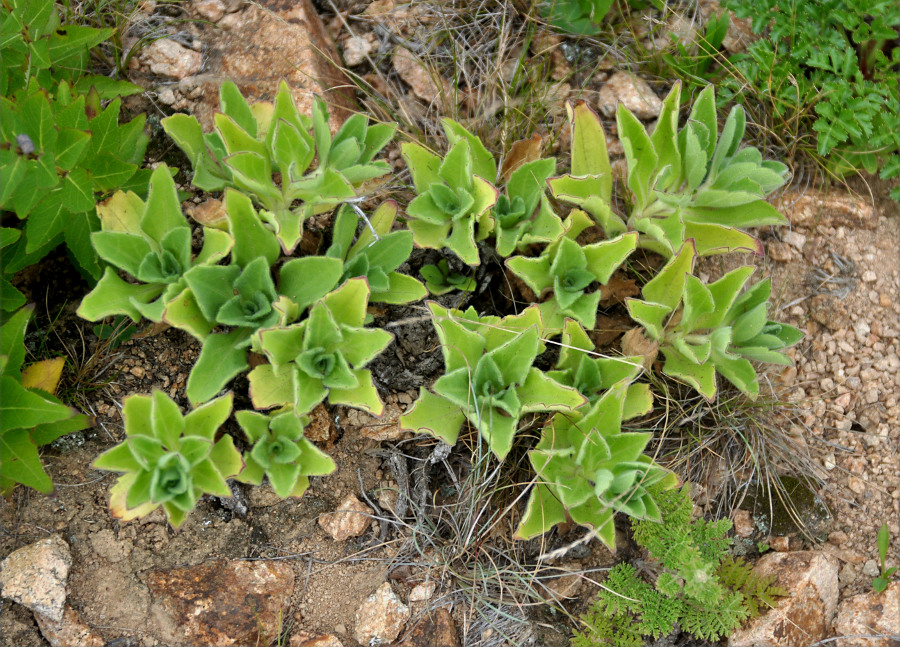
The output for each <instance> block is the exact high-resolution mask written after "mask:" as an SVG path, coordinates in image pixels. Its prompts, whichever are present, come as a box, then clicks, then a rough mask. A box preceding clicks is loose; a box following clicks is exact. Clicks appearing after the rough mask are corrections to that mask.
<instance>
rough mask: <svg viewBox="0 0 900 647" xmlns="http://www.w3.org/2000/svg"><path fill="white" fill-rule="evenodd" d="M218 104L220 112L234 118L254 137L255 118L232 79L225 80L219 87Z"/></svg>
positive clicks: (235, 121) (255, 134) (255, 133)
mask: <svg viewBox="0 0 900 647" xmlns="http://www.w3.org/2000/svg"><path fill="white" fill-rule="evenodd" d="M219 105H220V106H221V108H222V112H223V113H224V114H226V115H228V116H229V117H231V118H232V119H233V120H234V123H236V124H237V125H238V126H240V127H241V128H242V129H243V130H245V131H246V132H247V134H249V135H250V136H251V137H256V136H257V132H256V118H255V117H254V116H253V112H252V111H251V110H250V106H249V105H248V104H247V101H246V100H245V99H244V96H243V95H242V94H241V91H240V90H239V89H238V87H237V86H236V85H235V84H234V82H233V81H225V82H224V83H222V85H221V86H220V87H219Z"/></svg>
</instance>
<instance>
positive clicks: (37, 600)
mask: <svg viewBox="0 0 900 647" xmlns="http://www.w3.org/2000/svg"><path fill="white" fill-rule="evenodd" d="M71 566H72V556H71V555H70V554H69V545H68V544H67V543H66V542H64V541H63V540H62V539H61V538H60V537H58V536H57V535H51V536H50V537H48V538H47V539H42V540H40V541H38V542H35V543H33V544H29V545H28V546H25V547H24V548H20V549H18V550H16V551H13V552H12V553H10V554H9V555H8V556H7V557H6V559H4V560H3V562H2V563H0V589H2V592H3V597H5V598H9V599H10V600H13V601H14V602H18V603H19V604H21V605H22V606H25V607H28V608H29V609H31V610H32V611H34V612H35V613H39V614H43V615H45V616H47V617H48V618H49V619H50V620H53V621H55V622H60V621H61V620H62V617H63V613H64V610H65V603H66V580H67V578H68V577H69V568H71Z"/></svg>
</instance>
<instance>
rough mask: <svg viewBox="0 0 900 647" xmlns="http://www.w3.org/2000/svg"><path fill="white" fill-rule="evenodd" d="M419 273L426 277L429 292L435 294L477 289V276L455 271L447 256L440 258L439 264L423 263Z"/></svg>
mask: <svg viewBox="0 0 900 647" xmlns="http://www.w3.org/2000/svg"><path fill="white" fill-rule="evenodd" d="M419 274H421V275H422V278H423V279H425V287H426V288H428V292H429V293H431V294H433V295H434V296H440V295H441V294H447V293H448V292H452V291H453V290H462V291H463V292H474V291H475V277H474V276H466V275H465V274H461V273H459V272H454V271H453V270H451V269H450V263H448V262H447V259H446V258H442V259H441V260H439V261H438V262H437V265H423V266H422V267H421V268H420V269H419Z"/></svg>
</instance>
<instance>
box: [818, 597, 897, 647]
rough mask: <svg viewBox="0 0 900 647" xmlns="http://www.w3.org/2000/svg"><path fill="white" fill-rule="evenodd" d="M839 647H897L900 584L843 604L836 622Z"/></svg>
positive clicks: (847, 600)
mask: <svg viewBox="0 0 900 647" xmlns="http://www.w3.org/2000/svg"><path fill="white" fill-rule="evenodd" d="M834 633H835V634H837V635H838V636H840V637H839V638H838V639H837V641H836V642H835V646H836V647H894V646H895V645H896V644H897V640H896V636H897V635H898V633H900V582H891V583H890V585H889V586H888V587H887V589H885V590H884V592H882V593H876V592H875V591H869V592H868V593H862V594H860V595H854V596H853V597H851V598H847V599H845V600H844V601H843V602H841V606H840V607H839V608H838V612H837V618H835V621H834Z"/></svg>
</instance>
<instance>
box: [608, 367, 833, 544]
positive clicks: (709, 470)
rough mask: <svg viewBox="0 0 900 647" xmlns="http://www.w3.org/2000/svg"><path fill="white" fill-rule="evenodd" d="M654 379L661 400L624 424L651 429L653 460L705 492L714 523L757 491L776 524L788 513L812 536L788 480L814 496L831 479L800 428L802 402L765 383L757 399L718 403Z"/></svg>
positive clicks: (728, 394) (729, 398)
mask: <svg viewBox="0 0 900 647" xmlns="http://www.w3.org/2000/svg"><path fill="white" fill-rule="evenodd" d="M652 380H653V382H654V387H655V390H656V392H657V393H659V394H662V396H661V397H658V398H657V401H656V402H657V406H656V408H655V409H654V411H653V412H652V413H651V414H649V415H648V416H647V417H645V418H643V419H641V420H640V421H639V422H637V423H626V424H625V425H623V426H624V427H627V426H629V424H630V426H632V429H633V430H638V429H640V430H643V431H652V432H653V433H654V447H653V451H654V452H655V459H656V460H657V461H658V462H660V463H661V464H663V465H665V466H666V467H668V468H669V469H671V470H673V471H674V472H675V473H677V474H678V475H679V476H680V477H681V478H682V479H683V480H685V481H690V482H691V483H695V484H698V485H701V486H703V487H704V488H705V492H704V498H705V499H706V500H707V502H708V504H709V506H710V510H711V512H712V515H713V516H714V517H715V518H722V517H728V516H730V514H731V513H732V511H733V510H735V509H737V508H739V507H740V506H741V504H742V503H743V501H744V498H745V497H747V496H748V494H749V493H755V492H758V493H760V494H761V495H762V496H759V497H756V499H757V502H758V504H762V505H764V506H767V507H768V508H769V510H768V512H769V517H770V518H771V517H773V516H774V513H773V509H774V508H776V507H777V508H782V507H783V508H784V509H785V510H786V511H787V514H788V515H789V516H790V518H791V520H792V521H793V523H794V525H795V526H796V527H797V528H798V529H799V530H800V531H801V532H803V533H804V535H806V536H807V538H810V539H812V538H813V537H812V534H813V533H811V532H810V530H811V528H810V527H808V525H807V521H808V520H807V519H806V518H804V515H803V514H802V513H801V511H800V510H799V509H798V508H799V506H798V504H797V499H798V497H797V493H796V492H794V491H792V488H791V487H789V486H788V485H787V483H788V482H790V481H789V480H786V479H785V477H789V478H792V479H796V480H797V481H799V483H800V484H801V487H802V488H803V489H805V490H808V491H809V492H811V493H814V492H818V491H819V490H821V489H822V488H824V487H825V479H824V477H825V474H824V472H823V470H822V468H821V466H820V465H819V463H818V462H817V461H816V460H815V458H814V455H813V449H812V448H811V447H810V445H809V444H808V443H807V440H810V439H813V438H814V435H813V433H812V431H811V430H810V429H809V428H807V427H806V426H805V425H804V423H803V422H802V419H801V418H802V416H801V411H800V405H799V404H798V403H795V402H789V401H785V400H783V399H780V398H779V397H778V395H777V391H776V390H775V389H774V387H773V386H772V385H771V384H770V383H767V382H766V381H765V380H764V381H763V382H764V384H768V388H767V389H764V392H763V393H762V394H761V395H760V397H759V398H757V400H756V401H751V400H749V399H748V398H747V397H746V396H744V395H743V394H742V393H740V392H738V391H737V390H735V389H729V388H727V387H726V388H725V389H722V390H721V391H720V392H719V394H718V396H717V398H716V400H715V401H714V402H709V401H708V400H706V398H704V397H702V396H700V395H698V394H696V393H694V392H692V391H690V390H689V389H688V388H687V387H685V386H684V385H682V384H680V383H677V382H675V381H673V380H670V379H668V378H665V377H663V376H661V377H654V378H652ZM750 496H753V495H752V494H750ZM812 530H814V528H812Z"/></svg>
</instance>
